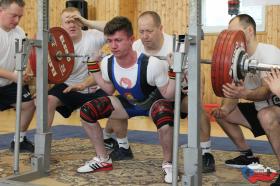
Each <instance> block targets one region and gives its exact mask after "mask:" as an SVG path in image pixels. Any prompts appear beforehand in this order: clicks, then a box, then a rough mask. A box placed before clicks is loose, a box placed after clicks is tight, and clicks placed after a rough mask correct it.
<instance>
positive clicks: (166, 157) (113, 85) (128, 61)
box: [77, 17, 175, 183]
mask: <svg viewBox="0 0 280 186" xmlns="http://www.w3.org/2000/svg"><path fill="white" fill-rule="evenodd" d="M104 33H105V35H106V37H107V43H108V45H109V48H110V49H111V51H112V53H113V55H111V56H108V57H105V58H104V59H103V60H102V62H101V71H102V74H101V73H100V72H95V73H93V76H94V78H95V80H96V82H97V83H98V85H99V86H100V87H101V88H102V89H103V90H104V91H106V93H108V94H112V93H113V92H114V91H115V89H116V90H117V91H118V92H119V93H120V95H119V96H106V97H101V98H97V99H93V100H92V101H89V102H87V103H86V104H84V105H83V106H82V107H81V110H80V116H81V121H82V124H83V127H84V129H85V131H86V133H87V135H88V136H89V138H90V141H91V143H92V144H93V145H94V147H95V150H96V157H94V158H93V159H92V160H91V161H89V162H86V163H85V165H84V166H82V167H80V168H78V170H77V171H78V172H80V173H85V172H96V171H103V170H111V169H112V168H113V166H112V160H111V158H110V156H109V155H108V154H107V152H106V150H105V147H104V142H103V136H102V129H101V127H100V125H99V123H98V120H99V119H102V118H108V117H109V118H114V119H128V118H130V117H134V116H149V115H150V116H151V117H152V119H153V121H154V123H155V125H156V127H157V129H158V133H159V140H160V144H161V146H162V149H163V163H162V168H163V170H164V172H165V174H166V175H165V179H164V180H165V182H167V183H171V182H172V163H171V161H172V140H173V138H172V136H173V135H172V134H173V109H174V108H173V103H172V101H168V100H166V99H173V98H174V94H175V93H174V90H175V81H174V80H172V79H169V76H168V71H167V69H166V64H164V63H162V62H161V61H160V60H158V59H157V58H154V57H147V56H146V55H144V54H142V53H138V52H135V51H133V49H132V44H133V41H134V36H133V29H132V24H131V22H130V21H129V20H128V19H127V18H125V17H115V18H113V19H112V20H111V21H109V22H108V23H107V24H106V26H105V28H104ZM155 68H156V69H157V71H156V72H154V69H155ZM95 69H98V64H97V63H96V68H95ZM170 74H172V75H174V73H172V72H170ZM152 93H153V94H154V95H153V96H152V97H151V96H150V95H151V94H152ZM161 95H162V96H163V97H164V98H166V99H162V96H161Z"/></svg>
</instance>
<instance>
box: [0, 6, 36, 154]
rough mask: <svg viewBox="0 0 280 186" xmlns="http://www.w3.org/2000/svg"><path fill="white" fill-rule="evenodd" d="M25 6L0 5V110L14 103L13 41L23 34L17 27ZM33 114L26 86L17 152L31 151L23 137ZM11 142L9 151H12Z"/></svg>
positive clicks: (15, 88)
mask: <svg viewBox="0 0 280 186" xmlns="http://www.w3.org/2000/svg"><path fill="white" fill-rule="evenodd" d="M24 6H25V3H24V1H23V0H18V1H8V0H5V1H1V2H0V28H1V29H0V40H1V47H0V54H1V59H0V111H4V110H7V109H10V108H15V106H16V100H17V74H16V73H15V70H16V60H15V54H16V53H15V40H16V39H23V38H25V32H24V31H23V30H22V28H20V27H19V26H18V24H19V21H20V18H21V17H22V16H23V12H24ZM26 77H27V76H26ZM34 112H35V105H34V101H33V99H32V96H31V94H30V91H29V88H28V86H27V85H24V86H23V87H22V105H21V116H20V117H21V123H20V144H19V150H20V152H34V145H33V143H32V142H31V141H29V140H28V139H27V138H26V131H27V129H28V127H29V125H30V122H31V120H32V118H33V115H34ZM14 147H15V142H14V140H13V141H12V142H11V147H10V149H11V150H12V151H14Z"/></svg>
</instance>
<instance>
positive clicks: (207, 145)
mask: <svg viewBox="0 0 280 186" xmlns="http://www.w3.org/2000/svg"><path fill="white" fill-rule="evenodd" d="M200 147H201V150H202V155H204V154H205V153H210V152H211V141H210V140H209V141H206V142H200Z"/></svg>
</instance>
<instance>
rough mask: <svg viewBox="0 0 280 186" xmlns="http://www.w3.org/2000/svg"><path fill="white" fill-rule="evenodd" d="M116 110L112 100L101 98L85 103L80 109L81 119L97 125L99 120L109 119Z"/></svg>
mask: <svg viewBox="0 0 280 186" xmlns="http://www.w3.org/2000/svg"><path fill="white" fill-rule="evenodd" d="M113 110H114V108H113V105H112V103H111V100H110V98H108V97H100V98H97V99H94V100H92V101H89V102H87V103H85V104H84V105H83V106H82V107H81V109H80V117H81V118H82V119H83V120H84V121H86V122H89V123H96V122H97V120H99V119H103V118H108V117H109V116H110V115H111V113H112V112H113Z"/></svg>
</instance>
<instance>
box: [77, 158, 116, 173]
mask: <svg viewBox="0 0 280 186" xmlns="http://www.w3.org/2000/svg"><path fill="white" fill-rule="evenodd" d="M112 169H113V164H112V159H111V158H109V159H108V160H106V161H101V159H100V158H99V157H94V158H93V159H92V160H90V161H87V162H86V163H85V165H84V166H81V167H80V168H78V169H77V172H79V173H88V172H98V171H108V170H112Z"/></svg>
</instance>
